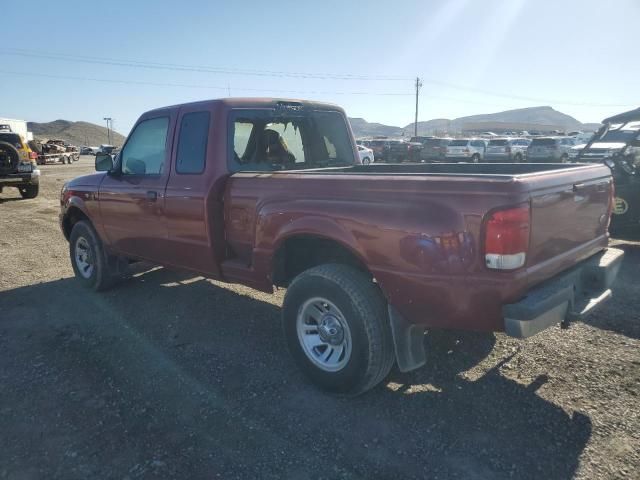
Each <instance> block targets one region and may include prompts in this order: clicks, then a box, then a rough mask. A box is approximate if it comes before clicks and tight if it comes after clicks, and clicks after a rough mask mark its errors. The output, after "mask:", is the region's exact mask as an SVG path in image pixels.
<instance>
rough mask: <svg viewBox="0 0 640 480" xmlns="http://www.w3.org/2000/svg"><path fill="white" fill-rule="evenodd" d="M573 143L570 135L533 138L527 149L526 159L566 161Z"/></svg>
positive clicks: (531, 160)
mask: <svg viewBox="0 0 640 480" xmlns="http://www.w3.org/2000/svg"><path fill="white" fill-rule="evenodd" d="M574 145H575V141H574V140H573V138H571V137H540V138H534V139H533V140H532V141H531V145H529V148H528V149H527V159H528V161H529V162H568V161H569V151H570V150H571V147H573V146H574Z"/></svg>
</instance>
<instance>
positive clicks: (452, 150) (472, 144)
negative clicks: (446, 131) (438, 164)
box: [445, 138, 487, 163]
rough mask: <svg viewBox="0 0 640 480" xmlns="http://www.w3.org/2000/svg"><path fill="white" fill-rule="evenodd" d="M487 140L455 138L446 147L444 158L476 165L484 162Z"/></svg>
mask: <svg viewBox="0 0 640 480" xmlns="http://www.w3.org/2000/svg"><path fill="white" fill-rule="evenodd" d="M486 151H487V140H483V139H481V138H456V139H455V140H451V142H450V143H449V145H447V151H446V153H445V158H447V159H450V160H456V161H468V162H473V163H478V162H481V161H483V160H484V155H485V153H486Z"/></svg>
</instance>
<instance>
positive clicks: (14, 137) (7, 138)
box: [0, 132, 23, 149]
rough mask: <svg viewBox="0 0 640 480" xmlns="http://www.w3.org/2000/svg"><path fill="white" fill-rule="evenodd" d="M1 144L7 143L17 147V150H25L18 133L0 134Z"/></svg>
mask: <svg viewBox="0 0 640 480" xmlns="http://www.w3.org/2000/svg"><path fill="white" fill-rule="evenodd" d="M0 142H7V143H10V144H11V145H13V146H14V147H16V148H17V149H21V148H23V145H22V139H21V138H20V135H18V134H17V133H5V132H0Z"/></svg>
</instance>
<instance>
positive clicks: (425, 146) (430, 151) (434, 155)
mask: <svg viewBox="0 0 640 480" xmlns="http://www.w3.org/2000/svg"><path fill="white" fill-rule="evenodd" d="M451 140H453V139H452V138H438V137H411V140H410V142H412V143H414V144H420V145H422V146H421V147H420V148H418V149H417V152H414V150H413V149H412V150H411V152H412V153H415V155H414V156H415V157H416V160H417V161H421V162H434V161H440V162H443V161H444V160H445V153H446V151H447V145H449V143H450V142H451Z"/></svg>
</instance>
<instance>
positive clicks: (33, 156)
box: [29, 152, 38, 160]
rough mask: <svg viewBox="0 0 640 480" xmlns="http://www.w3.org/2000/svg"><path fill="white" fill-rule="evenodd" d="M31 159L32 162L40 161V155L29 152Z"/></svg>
mask: <svg viewBox="0 0 640 480" xmlns="http://www.w3.org/2000/svg"><path fill="white" fill-rule="evenodd" d="M29 159H30V160H37V159H38V154H37V153H36V152H29Z"/></svg>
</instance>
